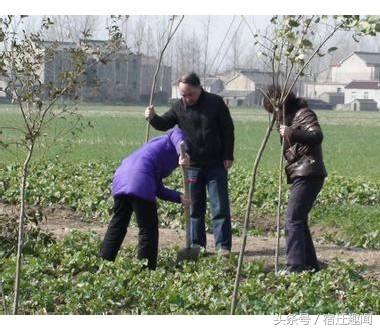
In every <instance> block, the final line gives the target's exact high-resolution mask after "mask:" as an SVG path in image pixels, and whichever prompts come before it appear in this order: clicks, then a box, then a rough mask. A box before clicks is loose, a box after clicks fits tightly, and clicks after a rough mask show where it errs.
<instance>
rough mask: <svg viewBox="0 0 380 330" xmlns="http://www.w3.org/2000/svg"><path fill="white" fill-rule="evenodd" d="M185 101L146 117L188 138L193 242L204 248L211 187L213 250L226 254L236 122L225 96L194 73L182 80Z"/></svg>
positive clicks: (151, 109) (150, 110)
mask: <svg viewBox="0 0 380 330" xmlns="http://www.w3.org/2000/svg"><path fill="white" fill-rule="evenodd" d="M178 87H179V92H180V94H181V99H180V100H179V101H178V102H176V103H175V104H174V105H173V106H172V107H171V108H170V110H169V111H167V112H166V113H164V114H163V115H162V116H158V115H157V114H156V113H155V111H154V107H153V106H150V107H148V108H147V109H146V111H145V118H146V119H147V120H149V122H150V124H151V125H152V126H153V127H154V128H155V129H158V130H161V131H165V130H167V129H170V128H172V127H174V126H175V125H178V126H179V127H180V128H181V129H182V130H184V131H185V133H186V135H187V137H188V144H189V155H190V159H191V167H190V169H189V173H188V174H189V184H190V194H191V200H192V206H191V241H192V243H193V244H198V245H200V246H203V247H206V229H205V213H206V188H207V190H208V194H209V199H210V206H211V214H212V225H213V232H214V237H215V249H216V250H217V251H220V252H221V253H222V254H228V252H229V251H230V250H231V243H232V242H231V241H232V234H231V217H230V208H229V197H228V176H227V170H228V169H229V168H230V167H231V166H232V163H233V159H234V158H233V150H234V125H233V122H232V118H231V115H230V112H229V109H228V107H227V106H226V104H225V103H224V101H223V99H222V98H221V97H220V96H218V95H215V94H211V93H208V92H206V91H204V90H203V89H202V87H201V84H200V80H199V77H198V76H197V75H196V74H195V73H190V74H188V75H185V76H183V77H182V78H181V79H180V80H179V86H178Z"/></svg>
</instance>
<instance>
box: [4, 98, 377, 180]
mask: <svg viewBox="0 0 380 330" xmlns="http://www.w3.org/2000/svg"><path fill="white" fill-rule="evenodd" d="M165 110H166V108H165V107H160V108H158V112H159V113H162V112H164V111H165ZM143 112H144V107H142V106H108V105H91V104H86V105H82V106H80V107H79V109H78V113H79V114H80V115H81V116H82V119H81V121H82V123H83V124H85V125H87V124H88V122H90V123H91V126H93V127H86V128H85V129H84V130H83V131H81V132H78V134H77V135H76V136H72V135H71V134H68V133H67V128H68V127H69V126H70V121H69V120H59V121H57V122H56V123H55V124H54V126H53V127H52V128H51V129H50V130H49V132H48V137H47V138H44V139H42V140H41V143H42V145H43V146H44V148H43V152H38V157H39V158H44V159H45V158H47V159H49V158H50V159H52V158H54V157H55V155H57V154H58V155H60V158H61V159H62V160H63V161H65V162H79V161H119V160H121V159H122V158H123V157H124V156H125V155H127V154H129V153H130V152H131V151H133V150H134V149H136V148H137V147H139V146H140V145H141V144H142V143H143V142H144V138H145V126H146V123H145V121H144V119H143ZM231 113H232V116H233V119H234V122H235V130H236V144H235V159H236V164H238V165H241V166H243V167H246V168H251V164H252V163H253V160H254V158H255V156H256V152H257V150H258V147H259V145H260V142H261V139H262V137H263V135H264V132H265V129H266V126H267V121H268V116H267V115H266V113H265V112H264V111H263V110H262V109H247V108H232V109H231ZM317 114H318V116H319V119H320V122H321V125H322V128H323V132H324V145H323V147H324V156H325V162H326V166H327V169H328V171H329V172H330V173H332V172H335V173H337V174H339V175H342V176H349V177H366V178H368V179H370V178H380V166H378V164H379V162H380V153H379V150H380V129H379V128H380V112H376V113H374V112H367V113H364V112H362V113H352V112H336V111H317ZM0 123H1V124H0V127H8V126H12V127H13V126H19V125H20V116H19V114H18V111H17V108H15V107H11V106H9V105H1V106H0ZM65 132H66V133H65ZM151 132H152V135H157V134H162V133H161V132H157V131H155V130H154V129H152V130H151ZM0 136H2V139H3V140H4V139H5V140H7V139H9V138H10V137H11V136H12V132H11V131H9V130H3V134H2V135H0ZM53 138H54V140H53ZM46 146H49V147H48V148H46ZM279 152H280V146H279V139H278V135H277V133H276V132H274V134H273V136H272V138H271V140H270V143H269V145H268V149H267V152H266V154H265V156H264V158H263V162H262V167H263V169H265V170H276V169H277V168H278V162H279ZM0 153H1V154H0V161H1V162H2V163H3V164H4V163H9V162H13V161H15V160H17V159H22V157H23V154H22V152H21V151H20V150H18V149H15V148H8V149H7V150H4V149H0Z"/></svg>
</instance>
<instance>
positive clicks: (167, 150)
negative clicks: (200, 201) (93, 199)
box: [112, 128, 185, 201]
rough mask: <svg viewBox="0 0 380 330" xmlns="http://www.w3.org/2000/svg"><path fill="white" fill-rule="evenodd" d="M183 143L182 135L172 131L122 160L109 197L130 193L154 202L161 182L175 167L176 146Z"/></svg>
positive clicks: (177, 130) (176, 164)
mask: <svg viewBox="0 0 380 330" xmlns="http://www.w3.org/2000/svg"><path fill="white" fill-rule="evenodd" d="M183 140H185V135H184V133H183V132H182V131H181V130H180V129H178V128H175V129H173V130H171V131H170V132H168V134H165V135H163V136H159V137H156V138H153V139H151V140H150V141H148V142H147V143H145V144H144V145H143V146H141V147H140V148H139V149H137V150H136V151H134V152H133V153H132V154H131V155H129V156H128V157H126V158H125V159H124V160H123V161H122V163H121V165H120V166H119V167H118V168H117V170H116V172H115V174H114V177H113V181H112V195H113V196H118V195H129V194H130V195H134V196H136V197H140V198H143V199H147V200H151V201H154V200H155V198H156V196H157V189H158V185H160V183H161V180H162V179H163V178H165V177H167V176H168V175H170V173H171V172H172V171H173V170H174V169H175V168H176V167H177V166H178V154H179V143H180V142H181V141H183ZM176 200H177V198H176Z"/></svg>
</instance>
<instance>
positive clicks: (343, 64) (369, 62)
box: [304, 52, 380, 98]
mask: <svg viewBox="0 0 380 330" xmlns="http://www.w3.org/2000/svg"><path fill="white" fill-rule="evenodd" d="M353 80H365V81H375V80H377V81H380V53H371V52H353V53H352V54H351V55H350V56H348V57H346V58H345V59H343V60H342V61H340V62H339V63H338V64H335V65H331V66H330V67H328V68H326V69H325V70H323V71H321V72H319V73H318V74H317V76H316V77H315V81H314V82H307V83H305V86H304V91H305V94H304V96H305V97H308V98H319V97H320V96H321V94H323V93H343V92H344V88H345V86H346V85H347V84H348V83H350V82H351V81H353Z"/></svg>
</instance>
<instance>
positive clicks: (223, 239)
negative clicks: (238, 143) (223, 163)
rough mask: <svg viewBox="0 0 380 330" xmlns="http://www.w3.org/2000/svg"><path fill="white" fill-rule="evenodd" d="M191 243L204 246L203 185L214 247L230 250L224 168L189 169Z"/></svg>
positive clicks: (228, 213) (226, 182) (226, 179)
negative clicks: (208, 201) (209, 214)
mask: <svg viewBox="0 0 380 330" xmlns="http://www.w3.org/2000/svg"><path fill="white" fill-rule="evenodd" d="M188 180H189V185H190V196H191V200H192V205H191V208H190V222H191V243H192V244H198V245H200V246H203V247H206V226H205V214H206V188H207V191H208V196H209V200H210V207H211V215H212V226H213V233H214V238H215V249H216V250H219V249H224V250H231V243H232V232H231V215H230V204H229V198H228V173H227V170H226V169H225V168H224V167H213V168H198V167H190V168H189V169H188Z"/></svg>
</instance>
